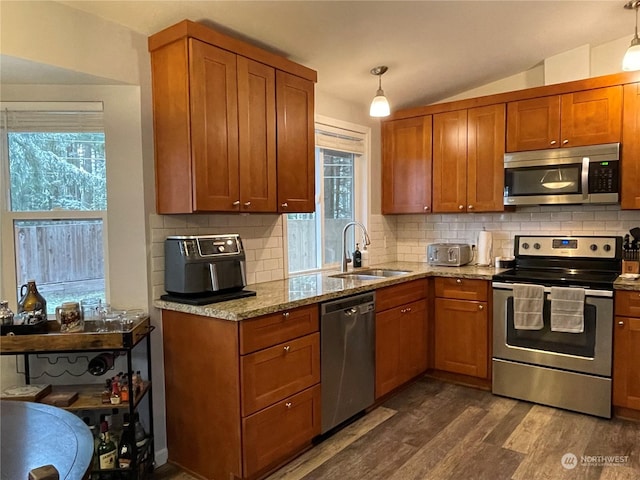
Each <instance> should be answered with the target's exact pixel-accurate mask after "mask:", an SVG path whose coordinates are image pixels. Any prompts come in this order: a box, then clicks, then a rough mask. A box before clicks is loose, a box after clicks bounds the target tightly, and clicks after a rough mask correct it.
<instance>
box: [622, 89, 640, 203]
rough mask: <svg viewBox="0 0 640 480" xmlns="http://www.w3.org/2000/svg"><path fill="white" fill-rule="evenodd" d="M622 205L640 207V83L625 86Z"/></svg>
mask: <svg viewBox="0 0 640 480" xmlns="http://www.w3.org/2000/svg"><path fill="white" fill-rule="evenodd" d="M623 125H624V126H623V131H622V169H621V170H622V175H621V176H620V181H621V184H622V188H621V192H620V205H621V207H622V208H623V209H640V83H632V84H628V85H625V86H624V122H623Z"/></svg>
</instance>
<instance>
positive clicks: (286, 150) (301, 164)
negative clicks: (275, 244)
mask: <svg viewBox="0 0 640 480" xmlns="http://www.w3.org/2000/svg"><path fill="white" fill-rule="evenodd" d="M313 99H314V96H313V82H311V81H309V80H305V79H303V78H300V77H296V76H295V75H290V74H288V73H285V72H281V71H279V70H278V71H277V72H276V111H277V115H276V119H277V138H278V146H277V153H278V161H277V167H278V211H280V212H281V213H295V212H300V213H304V212H308V213H310V212H313V211H315V209H316V203H315V155H314V149H315V138H314V133H313V132H314V117H313V105H314V100H313Z"/></svg>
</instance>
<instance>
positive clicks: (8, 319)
mask: <svg viewBox="0 0 640 480" xmlns="http://www.w3.org/2000/svg"><path fill="white" fill-rule="evenodd" d="M0 324H2V325H13V312H12V311H11V309H10V308H9V302H8V301H6V300H2V301H1V302H0Z"/></svg>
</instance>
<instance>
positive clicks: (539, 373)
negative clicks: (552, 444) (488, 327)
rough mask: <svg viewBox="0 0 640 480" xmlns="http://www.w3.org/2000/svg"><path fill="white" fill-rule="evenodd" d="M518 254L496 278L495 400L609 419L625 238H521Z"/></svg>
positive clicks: (494, 295)
mask: <svg viewBox="0 0 640 480" xmlns="http://www.w3.org/2000/svg"><path fill="white" fill-rule="evenodd" d="M515 254H516V266H515V268H514V269H512V270H508V271H506V272H504V273H502V274H498V275H495V276H494V277H493V308H494V310H493V312H494V313H493V387H492V391H493V393H495V394H498V395H504V396H507V397H512V398H518V399H521V400H527V401H531V402H536V403H540V404H544V405H551V406H555V407H560V408H566V409H568V410H574V411H578V412H583V413H588V414H592V415H597V416H601V417H606V418H610V417H611V363H612V334H613V282H614V280H615V279H616V277H617V276H618V275H619V273H620V269H621V258H622V237H607V236H601V237H587V236H576V237H559V236H516V238H515Z"/></svg>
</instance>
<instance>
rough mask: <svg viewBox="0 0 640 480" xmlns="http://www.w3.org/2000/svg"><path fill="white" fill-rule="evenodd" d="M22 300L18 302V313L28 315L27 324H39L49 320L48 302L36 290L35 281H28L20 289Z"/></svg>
mask: <svg viewBox="0 0 640 480" xmlns="http://www.w3.org/2000/svg"><path fill="white" fill-rule="evenodd" d="M20 295H22V298H21V299H20V301H19V302H18V313H22V312H25V313H27V314H28V317H29V318H28V319H27V320H26V321H25V323H26V324H29V325H31V324H34V323H39V322H41V321H45V320H46V319H47V301H46V300H45V299H44V297H43V296H42V295H40V292H38V289H37V288H36V281H35V280H28V281H27V283H25V284H24V285H22V286H21V287H20Z"/></svg>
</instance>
